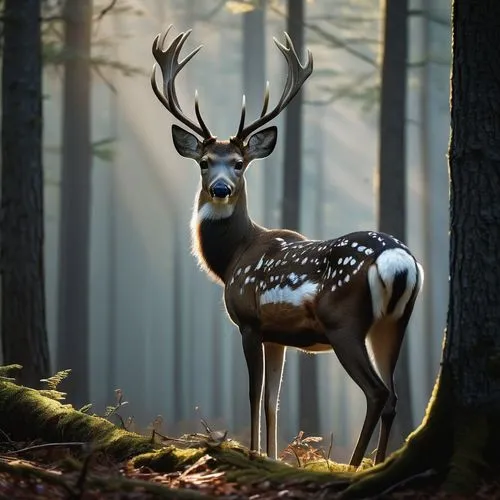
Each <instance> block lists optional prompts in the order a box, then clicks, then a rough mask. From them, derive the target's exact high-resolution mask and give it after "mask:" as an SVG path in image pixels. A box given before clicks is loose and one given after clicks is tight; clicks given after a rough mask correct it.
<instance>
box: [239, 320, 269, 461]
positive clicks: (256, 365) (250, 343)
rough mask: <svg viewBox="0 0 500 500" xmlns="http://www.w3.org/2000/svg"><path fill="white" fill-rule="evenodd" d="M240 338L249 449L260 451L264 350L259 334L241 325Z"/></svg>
mask: <svg viewBox="0 0 500 500" xmlns="http://www.w3.org/2000/svg"><path fill="white" fill-rule="evenodd" d="M240 331H241V340H242V343H243V352H244V354H245V360H246V363H247V368H248V384H249V387H248V388H249V391H248V395H249V398H250V449H251V450H254V451H257V452H259V453H260V407H261V400H262V384H263V382H264V352H263V346H262V339H261V336H260V334H259V333H258V332H257V331H255V330H254V329H252V328H249V327H242V328H241V329H240Z"/></svg>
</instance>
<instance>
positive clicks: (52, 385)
mask: <svg viewBox="0 0 500 500" xmlns="http://www.w3.org/2000/svg"><path fill="white" fill-rule="evenodd" d="M70 373H71V369H68V370H61V371H58V372H57V373H56V374H54V375H52V377H49V378H42V379H41V380H40V382H43V383H44V384H47V389H48V390H51V391H55V390H57V386H58V385H59V384H60V383H61V382H62V381H63V380H64V379H65V378H67V377H68V375H69V374H70Z"/></svg>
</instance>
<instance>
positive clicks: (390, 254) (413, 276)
mask: <svg viewBox="0 0 500 500" xmlns="http://www.w3.org/2000/svg"><path fill="white" fill-rule="evenodd" d="M420 270H421V267H419V266H418V265H417V266H416V265H415V261H414V259H413V257H412V256H411V255H410V254H408V253H407V252H406V251H405V250H403V249H402V248H391V249H389V250H385V251H384V252H382V253H381V254H380V255H379V256H378V257H377V260H376V261H375V263H374V264H372V265H371V266H370V267H369V269H368V283H369V286H370V291H371V295H372V306H373V314H374V316H375V318H381V317H382V316H384V315H385V312H386V309H387V305H388V304H389V301H390V300H391V296H392V288H393V283H394V277H395V276H396V274H398V273H401V272H404V271H406V272H407V275H406V288H405V291H404V292H403V294H402V295H401V298H400V299H399V301H398V303H397V304H396V307H395V308H394V311H393V312H392V313H391V316H393V317H394V318H400V317H401V316H402V315H403V313H404V310H405V307H406V304H407V303H408V301H409V300H410V297H411V294H412V292H413V288H414V287H415V284H418V285H419V286H420V280H421V279H423V271H422V274H421V272H420ZM381 280H382V282H383V283H384V284H385V287H384V286H383V285H382V283H381Z"/></svg>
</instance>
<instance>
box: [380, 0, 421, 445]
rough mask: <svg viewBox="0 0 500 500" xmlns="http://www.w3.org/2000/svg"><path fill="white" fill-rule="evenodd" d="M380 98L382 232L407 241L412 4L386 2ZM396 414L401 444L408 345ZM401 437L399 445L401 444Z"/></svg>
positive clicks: (407, 414)
mask: <svg viewBox="0 0 500 500" xmlns="http://www.w3.org/2000/svg"><path fill="white" fill-rule="evenodd" d="M385 5H386V6H385V9H386V10H385V25H384V52H383V59H382V84H381V95H380V141H379V200H378V201H379V209H378V219H379V220H378V226H379V230H380V231H383V232H384V233H388V234H392V235H394V236H396V237H397V238H399V239H401V240H402V241H405V240H406V140H405V135H406V67H407V53H408V27H407V26H408V22H407V20H408V0H399V1H397V2H386V4H385ZM396 388H397V392H398V399H399V404H398V413H397V416H396V420H395V425H394V430H393V432H392V436H391V437H392V438H393V439H391V441H393V440H397V441H399V443H398V444H401V442H402V438H403V437H404V436H406V435H407V434H408V433H409V432H410V431H411V430H412V429H413V418H412V408H411V393H410V375H409V356H408V344H407V343H406V342H405V343H403V346H402V349H401V352H400V355H399V360H398V366H397V369H396ZM398 435H399V439H398Z"/></svg>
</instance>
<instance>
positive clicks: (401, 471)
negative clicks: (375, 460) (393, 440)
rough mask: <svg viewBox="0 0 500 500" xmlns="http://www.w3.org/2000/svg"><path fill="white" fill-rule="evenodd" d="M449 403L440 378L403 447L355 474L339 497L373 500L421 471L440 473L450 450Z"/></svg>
mask: <svg viewBox="0 0 500 500" xmlns="http://www.w3.org/2000/svg"><path fill="white" fill-rule="evenodd" d="M450 400H451V395H450V393H449V391H448V387H443V384H442V383H441V379H438V381H437V382H436V385H435V386H434V390H433V395H432V397H431V400H430V402H429V406H428V409H427V413H426V416H425V418H424V421H423V422H422V424H421V425H420V427H419V428H418V429H417V430H416V431H415V432H413V433H412V434H411V435H410V436H409V437H408V440H407V442H406V444H405V445H404V446H403V448H401V449H400V450H398V451H396V452H395V453H393V454H392V455H391V456H390V457H389V458H388V459H387V460H386V461H385V462H384V463H383V464H381V465H378V466H375V467H373V468H372V469H369V470H367V471H365V472H361V473H358V474H357V475H356V477H355V478H354V481H353V483H352V484H351V485H350V486H348V487H347V488H346V489H345V490H344V491H343V492H342V495H341V496H340V498H342V499H355V498H366V497H373V496H376V495H378V494H380V493H381V492H383V491H385V490H387V489H389V488H391V487H392V486H393V485H395V484H398V483H404V482H405V481H406V480H407V479H409V478H411V477H413V476H417V475H419V474H422V473H424V472H425V471H428V470H434V471H437V472H441V471H442V470H443V469H444V468H445V467H446V465H447V464H448V461H449V458H450V456H451V453H452V447H453V425H450V415H449V411H450V408H451V407H452V406H451V405H450V404H449V403H450Z"/></svg>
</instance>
